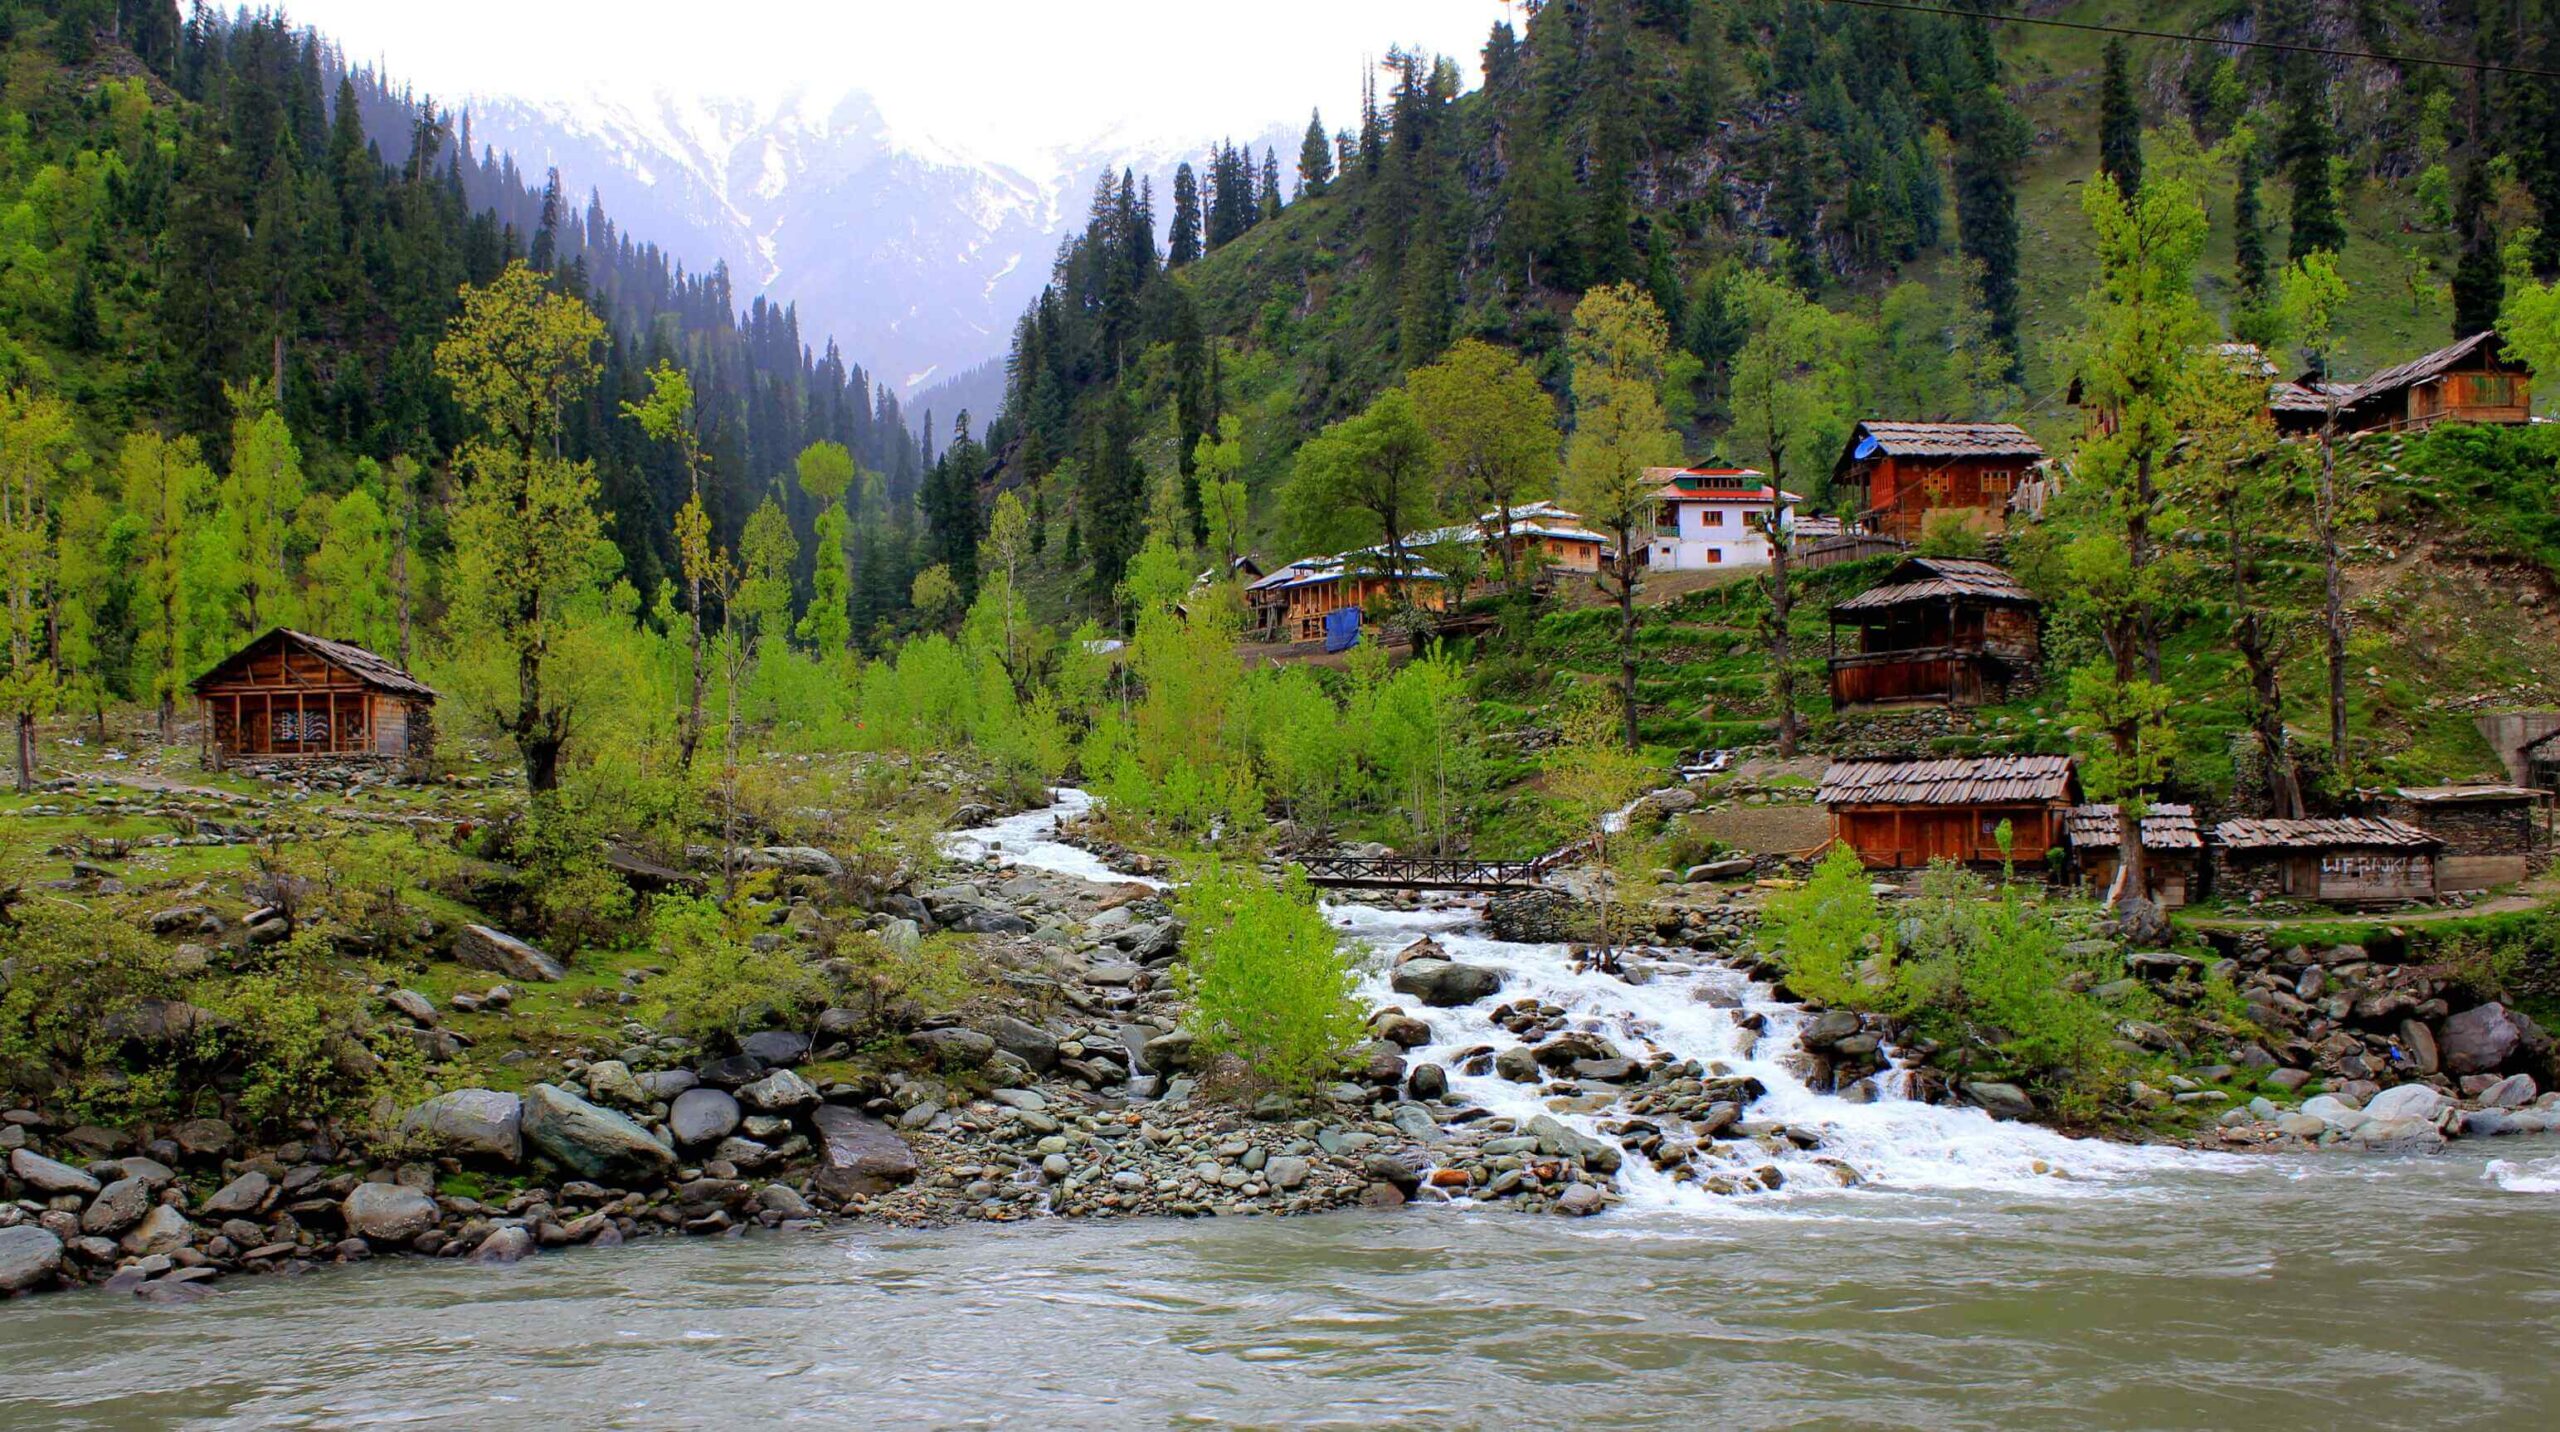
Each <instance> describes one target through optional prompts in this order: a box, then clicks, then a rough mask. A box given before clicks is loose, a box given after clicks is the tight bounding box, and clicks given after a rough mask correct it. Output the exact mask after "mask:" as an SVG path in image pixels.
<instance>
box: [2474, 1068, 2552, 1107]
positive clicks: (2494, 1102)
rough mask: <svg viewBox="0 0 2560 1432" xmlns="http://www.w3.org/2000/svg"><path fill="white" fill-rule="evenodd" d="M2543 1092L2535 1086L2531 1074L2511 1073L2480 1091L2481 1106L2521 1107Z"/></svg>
mask: <svg viewBox="0 0 2560 1432" xmlns="http://www.w3.org/2000/svg"><path fill="white" fill-rule="evenodd" d="M2540 1092H2542V1091H2541V1090H2539V1089H2537V1088H2535V1087H2534V1083H2533V1076H2532V1075H2530V1074H2510V1075H2508V1076H2507V1077H2506V1078H2504V1079H2501V1080H2499V1081H2498V1082H2497V1083H2495V1084H2492V1085H2490V1086H2489V1087H2488V1088H2486V1089H2483V1090H2481V1091H2480V1107H2482V1108H2484V1109H2521V1108H2523V1107H2524V1106H2525V1105H2527V1104H2530V1103H2532V1102H2533V1100H2534V1096H2535V1095H2536V1094H2539V1093H2540Z"/></svg>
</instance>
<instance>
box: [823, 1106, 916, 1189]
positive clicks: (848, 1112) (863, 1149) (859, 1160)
mask: <svg viewBox="0 0 2560 1432" xmlns="http://www.w3.org/2000/svg"><path fill="white" fill-rule="evenodd" d="M810 1122H811V1123H813V1124H814V1125H815V1126H816V1127H817V1130H818V1148H819V1153H820V1155H821V1156H822V1158H823V1159H824V1160H825V1161H824V1163H823V1164H822V1165H821V1166H820V1167H819V1169H818V1181H817V1182H818V1190H819V1191H820V1192H821V1193H824V1194H826V1195H827V1196H829V1197H831V1198H837V1199H845V1198H852V1197H855V1196H857V1195H863V1196H868V1195H873V1194H882V1193H887V1192H888V1191H889V1190H891V1189H893V1188H896V1187H897V1186H898V1185H900V1184H902V1183H905V1182H907V1181H908V1180H909V1179H912V1178H914V1177H915V1176H916V1156H915V1151H914V1150H913V1149H910V1148H908V1147H907V1141H906V1140H905V1139H902V1138H899V1137H898V1135H897V1131H896V1130H894V1129H891V1128H890V1127H889V1126H888V1125H887V1124H884V1123H882V1122H880V1121H879V1120H878V1119H875V1118H872V1117H871V1116H869V1115H867V1114H862V1113H857V1112H855V1111H854V1110H852V1109H848V1108H845V1107H844V1106H843V1105H841V1104H822V1105H820V1106H819V1107H818V1111H817V1112H816V1113H815V1114H813V1115H811V1116H810Z"/></svg>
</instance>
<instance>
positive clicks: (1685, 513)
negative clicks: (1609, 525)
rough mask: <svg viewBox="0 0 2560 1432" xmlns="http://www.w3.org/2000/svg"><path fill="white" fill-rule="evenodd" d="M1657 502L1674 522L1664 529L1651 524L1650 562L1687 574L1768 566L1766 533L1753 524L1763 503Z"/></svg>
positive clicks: (1764, 511)
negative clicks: (1710, 569)
mask: <svg viewBox="0 0 2560 1432" xmlns="http://www.w3.org/2000/svg"><path fill="white" fill-rule="evenodd" d="M1663 506H1665V507H1668V508H1670V509H1671V510H1672V514H1673V519H1674V520H1673V523H1672V525H1671V526H1670V528H1669V529H1668V530H1665V529H1664V528H1663V527H1661V526H1660V525H1657V526H1656V527H1655V530H1654V535H1653V540H1652V544H1651V547H1650V549H1649V552H1648V557H1649V560H1650V562H1651V564H1652V565H1653V566H1656V567H1661V568H1667V569H1669V570H1671V571H1675V572H1693V571H1700V570H1704V569H1707V568H1712V567H1765V566H1767V565H1769V562H1770V560H1771V558H1772V555H1773V554H1772V553H1771V551H1770V548H1769V534H1768V533H1766V532H1763V531H1761V530H1760V528H1759V527H1758V526H1757V525H1756V524H1757V523H1760V522H1762V521H1765V520H1767V518H1768V515H1769V504H1767V503H1765V502H1700V501H1696V500H1693V499H1688V498H1677V499H1675V498H1665V499H1663Z"/></svg>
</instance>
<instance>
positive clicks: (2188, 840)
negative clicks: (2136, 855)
mask: <svg viewBox="0 0 2560 1432" xmlns="http://www.w3.org/2000/svg"><path fill="white" fill-rule="evenodd" d="M2062 838H2063V839H2064V840H2065V841H2067V842H2069V843H2070V844H2071V845H2073V846H2076V847H2080V848H2082V849H2091V848H2094V849H2100V850H2113V849H2115V848H2116V847H2117V846H2119V845H2120V844H2122V843H2123V839H2124V828H2123V827H2122V826H2121V825H2119V824H2117V819H2116V807H2115V803H2114V802H2112V801H2107V802H2101V803H2097V804H2092V805H2076V806H2073V807H2072V808H2071V809H2070V810H2069V811H2068V812H2066V813H2065V814H2064V815H2063V817H2062ZM2142 848H2143V849H2145V850H2201V849H2203V848H2204V836H2203V834H2202V833H2201V832H2199V831H2198V830H2197V829H2196V808H2195V807H2194V806H2191V805H2174V804H2172V803H2170V802H2168V801H2161V802H2159V803H2157V804H2155V805H2153V806H2152V807H2151V809H2150V810H2149V811H2147V812H2145V813H2144V814H2143V817H2142Z"/></svg>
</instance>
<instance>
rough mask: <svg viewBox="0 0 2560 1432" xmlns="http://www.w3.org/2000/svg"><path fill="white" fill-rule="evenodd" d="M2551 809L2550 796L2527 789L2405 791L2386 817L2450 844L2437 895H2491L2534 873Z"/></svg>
mask: <svg viewBox="0 0 2560 1432" xmlns="http://www.w3.org/2000/svg"><path fill="white" fill-rule="evenodd" d="M2550 803H2551V796H2550V793H2549V792H2546V791H2537V790H2528V789H2526V788H2525V787H2523V786H2402V787H2401V788H2399V789H2398V790H2396V791H2393V792H2392V793H2391V794H2390V795H2388V796H2386V797H2384V798H2383V800H2382V813H2383V814H2384V815H2387V816H2390V817H2391V818H2392V819H2394V820H2397V821H2401V822H2403V823H2405V824H2408V825H2413V826H2416V827H2417V828H2418V829H2420V830H2423V831H2425V832H2426V833H2427V834H2429V835H2432V836H2434V837H2435V838H2437V839H2438V840H2441V841H2443V842H2444V849H2443V850H2442V851H2441V852H2440V853H2438V855H2437V856H2436V888H2437V889H2439V890H2486V889H2488V888H2490V887H2491V886H2493V885H2512V884H2514V883H2516V882H2517V881H2519V880H2522V879H2524V878H2525V876H2527V875H2529V874H2531V873H2532V868H2531V867H2532V860H2533V854H2534V852H2535V851H2537V850H2539V849H2541V848H2542V846H2543V844H2544V829H2545V827H2544V822H2545V820H2546V818H2547V814H2548V812H2549V810H2550Z"/></svg>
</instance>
